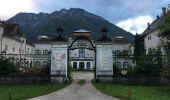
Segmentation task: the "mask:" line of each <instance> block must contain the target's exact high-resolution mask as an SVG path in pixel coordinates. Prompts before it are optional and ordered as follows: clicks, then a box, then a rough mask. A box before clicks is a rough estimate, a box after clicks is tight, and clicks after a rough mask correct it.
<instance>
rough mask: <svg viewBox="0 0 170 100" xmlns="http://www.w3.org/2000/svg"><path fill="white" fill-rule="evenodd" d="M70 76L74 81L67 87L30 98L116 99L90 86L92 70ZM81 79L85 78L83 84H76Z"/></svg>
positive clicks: (37, 99)
mask: <svg viewBox="0 0 170 100" xmlns="http://www.w3.org/2000/svg"><path fill="white" fill-rule="evenodd" d="M72 77H73V80H74V82H73V83H72V84H71V85H69V86H68V87H66V88H64V89H62V90H59V91H57V92H53V93H50V94H47V95H44V96H40V97H36V98H33V99H30V100H118V99H115V98H113V97H110V96H107V95H105V94H103V93H101V92H99V91H98V90H96V89H95V88H94V87H93V86H92V84H91V80H92V79H93V78H94V76H93V73H92V72H74V73H72ZM81 79H85V80H86V83H85V84H84V85H79V84H77V82H78V81H79V80H81Z"/></svg>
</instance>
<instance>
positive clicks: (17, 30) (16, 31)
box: [3, 23, 25, 36]
mask: <svg viewBox="0 0 170 100" xmlns="http://www.w3.org/2000/svg"><path fill="white" fill-rule="evenodd" d="M3 26H4V33H3V35H4V36H25V33H23V32H22V31H21V27H20V25H19V24H7V23H5V24H4V25H3Z"/></svg>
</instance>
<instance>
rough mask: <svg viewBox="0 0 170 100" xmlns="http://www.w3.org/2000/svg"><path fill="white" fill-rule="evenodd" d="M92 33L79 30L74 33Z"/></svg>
mask: <svg viewBox="0 0 170 100" xmlns="http://www.w3.org/2000/svg"><path fill="white" fill-rule="evenodd" d="M89 32H90V31H88V30H85V29H79V30H77V31H74V33H89Z"/></svg>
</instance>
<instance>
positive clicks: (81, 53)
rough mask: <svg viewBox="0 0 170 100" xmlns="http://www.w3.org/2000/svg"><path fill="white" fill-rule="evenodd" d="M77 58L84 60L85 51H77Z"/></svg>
mask: <svg viewBox="0 0 170 100" xmlns="http://www.w3.org/2000/svg"><path fill="white" fill-rule="evenodd" d="M79 57H80V58H84V57H85V49H79Z"/></svg>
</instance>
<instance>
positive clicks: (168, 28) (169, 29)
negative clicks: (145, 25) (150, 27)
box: [159, 8, 170, 77]
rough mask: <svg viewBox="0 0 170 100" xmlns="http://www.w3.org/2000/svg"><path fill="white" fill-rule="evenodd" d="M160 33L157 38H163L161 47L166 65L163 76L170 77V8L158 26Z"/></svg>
mask: <svg viewBox="0 0 170 100" xmlns="http://www.w3.org/2000/svg"><path fill="white" fill-rule="evenodd" d="M159 28H160V33H159V37H161V38H164V40H163V41H162V46H163V49H164V52H165V54H166V55H167V56H166V57H165V59H166V61H165V62H166V64H164V65H165V66H164V74H165V75H168V76H169V77H170V56H169V55H170V8H169V9H168V13H167V15H166V16H163V21H162V23H161V24H160V27H159Z"/></svg>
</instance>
